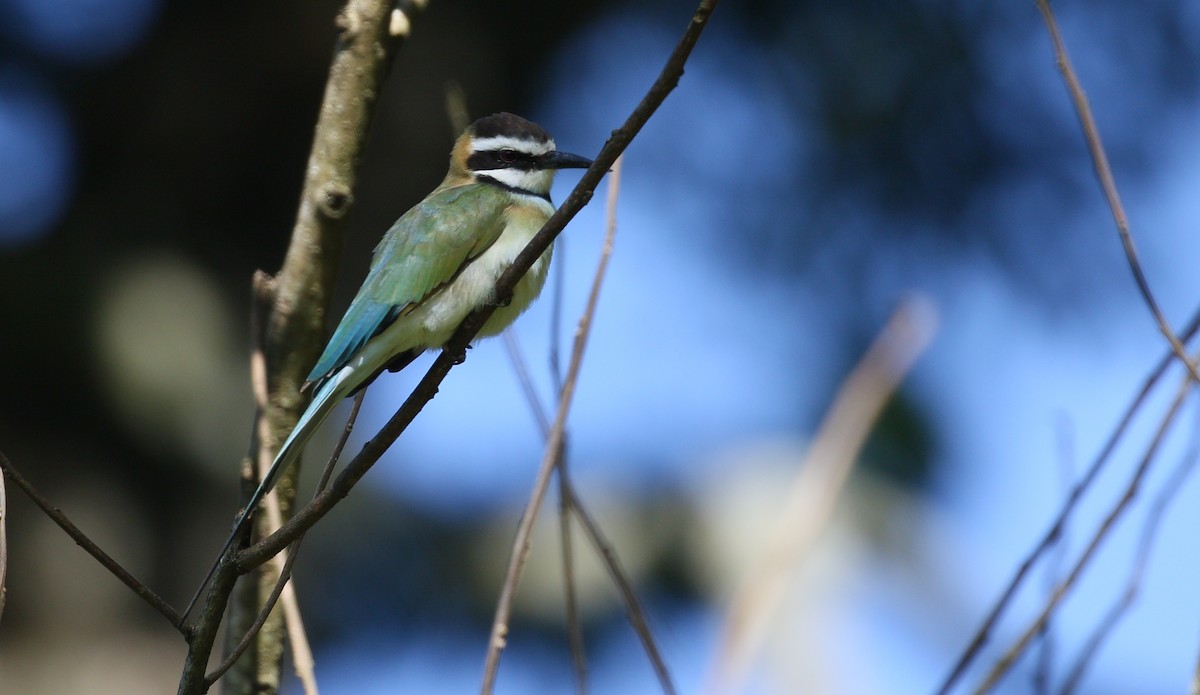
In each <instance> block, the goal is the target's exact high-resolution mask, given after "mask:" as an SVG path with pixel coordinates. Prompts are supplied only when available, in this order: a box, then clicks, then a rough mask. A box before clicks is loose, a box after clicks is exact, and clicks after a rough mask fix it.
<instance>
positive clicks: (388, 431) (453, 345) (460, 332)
mask: <svg viewBox="0 0 1200 695" xmlns="http://www.w3.org/2000/svg"><path fill="white" fill-rule="evenodd" d="M716 5H717V0H702V2H701V4H700V6H699V7H698V8H697V9H696V11H695V13H694V14H693V15H692V19H691V21H690V22H689V24H688V27H687V30H686V31H685V32H684V35H683V37H682V38H681V39H680V42H679V44H678V45H677V46H676V47H675V50H674V51H672V53H671V56H670V57H669V58H668V59H667V62H666V64H665V65H664V66H663V69H662V72H661V73H659V76H658V79H656V80H655V82H654V84H653V85H651V86H650V89H649V90H648V91H647V92H646V96H645V97H643V98H642V101H641V102H639V103H638V105H637V106H636V107H635V108H634V110H633V112H632V113H630V115H629V117H628V118H627V119H626V120H625V123H624V124H623V125H622V126H621V127H620V128H617V129H616V130H614V131H613V132H612V135H611V137H609V139H608V141H607V142H606V143H605V144H604V147H602V148H601V149H600V152H599V153H598V154H597V155H596V158H595V160H594V161H593V163H592V166H591V167H589V168H588V170H587V171H586V172H585V173H584V174H583V176H582V177H580V180H579V183H578V184H576V186H575V188H574V189H573V190H572V191H571V194H570V195H568V196H567V199H566V200H565V201H564V202H563V204H562V206H560V207H559V208H558V210H557V211H555V213H554V214H553V215H551V217H550V219H549V220H547V221H546V223H545V224H544V225H542V229H541V230H540V231H539V232H538V233H537V234H536V235H534V237H533V239H531V240H530V241H529V243H528V244H527V245H526V246H525V248H524V249H523V250H522V251H521V252H520V253H519V254H517V256H516V258H514V259H513V262H512V264H511V265H510V266H509V268H508V269H507V270H506V271H504V272H503V273H501V275H500V277H498V278H497V279H496V285H495V296H496V298H497V300H498V301H497V303H496V304H493V305H487V306H483V307H480V308H478V309H476V310H474V311H472V312H471V313H470V314H469V315H468V316H467V318H465V319H464V320H463V322H462V324H461V325H460V326H459V327H458V329H457V330H456V331H455V332H454V335H453V336H452V337H451V338H450V340H448V341H447V342H446V345H445V346H444V347H443V348H442V352H441V354H439V355H438V357H437V359H435V360H434V361H433V364H432V365H430V367H429V370H428V371H427V372H426V373H425V376H424V377H422V378H421V381H420V382H419V383H418V384H417V386H416V388H414V389H413V391H412V393H410V394H409V397H408V398H407V399H405V401H404V403H403V404H401V406H400V408H399V409H398V410H397V411H396V413H395V414H394V415H393V416H392V418H391V419H390V420H388V422H387V423H386V424H385V425H384V426H383V427H382V428H381V429H380V430H379V432H378V433H377V434H376V435H375V437H373V438H372V439H371V440H370V441H368V442H367V443H366V444H365V445H364V446H363V448H362V450H361V451H360V452H359V453H358V455H357V456H355V457H354V459H353V460H352V461H350V462H349V463H348V464H346V467H345V469H343V470H342V472H341V473H340V474H339V475H338V476H337V477H336V478H334V480H333V482H332V483H330V485H329V487H328V488H327V489H326V490H325V491H323V492H322V493H321V494H319V495H317V496H316V497H314V498H313V500H312V501H311V502H310V503H309V504H308V505H306V506H305V507H304V508H303V509H300V510H298V511H297V512H296V513H295V514H294V515H293V516H292V518H291V520H289V521H288V522H287V523H286V524H284V525H283V528H281V529H279V531H277V532H275V533H273V534H271V536H269V537H268V538H265V539H263V540H261V541H259V542H257V543H255V544H254V545H252V546H251V547H249V548H246V549H245V550H242V551H240V552H238V553H237V554H236V556H235V557H234V558H233V561H234V564H236V565H237V566H238V567H241V568H251V567H257V566H259V565H261V564H262V563H264V562H266V561H267V559H268V558H269V557H271V556H272V555H274V554H276V553H279V552H280V551H282V550H283V548H286V547H287V546H288V544H289V543H290V542H291V541H292V540H293V539H294V538H295V537H296V536H297V535H299V534H301V533H303V532H304V531H306V530H307V529H309V528H311V527H312V525H313V524H315V523H317V522H318V521H320V520H321V518H323V517H324V516H325V515H326V514H328V513H329V511H330V510H331V509H333V508H334V507H335V506H337V504H338V502H340V501H341V500H342V499H343V498H345V497H346V495H348V494H350V491H351V490H352V489H353V488H354V485H355V484H356V483H357V482H358V481H359V480H360V479H361V478H362V477H363V475H365V474H366V472H367V471H368V470H370V468H371V466H373V465H374V464H375V462H376V461H378V460H379V458H380V456H382V455H383V452H385V451H387V448H388V447H389V446H391V445H392V443H393V442H395V441H396V439H397V438H398V437H399V436H400V434H401V433H402V432H404V430H405V428H407V427H408V425H409V423H411V422H412V420H413V418H415V417H416V416H417V414H418V413H420V412H421V409H422V408H424V407H425V404H426V403H428V402H429V401H430V400H431V399H432V398H433V397H434V395H436V394H437V389H438V385H439V384H441V382H442V380H444V379H445V378H446V375H447V374H448V373H449V372H450V370H451V369H452V368H453V367H454V366H455V365H456V364H460V363H462V361H463V360H464V359H465V356H466V348H467V345H468V344H469V343H470V341H471V339H472V338H474V337H475V334H476V333H478V332H479V329H480V328H482V327H483V324H484V323H485V322H486V321H487V320H488V318H489V317H490V316H491V315H492V313H493V312H494V311H495V310H496V307H497V306H499V305H500V304H503V303H504V300H505V299H506V298H508V297H511V296H512V290H513V287H514V286H515V285H516V282H517V280H519V279H520V278H521V277H523V276H524V275H525V273H526V272H528V270H529V268H530V266H531V265H532V264H533V262H534V261H535V260H536V259H537V258H539V257H540V256H541V254H542V253H544V252H545V250H546V248H547V247H548V246H549V245H550V244H551V243H553V241H554V239H555V237H556V236H557V235H558V234H559V233H560V232H561V231H562V230H563V228H564V227H565V226H566V224H567V222H569V221H570V220H571V218H573V217H574V216H575V215H576V214H577V213H578V212H579V211H580V210H581V209H582V208H583V206H584V205H586V204H587V203H588V201H589V200H590V199H591V197H592V192H593V191H594V190H595V188H596V185H597V184H598V183H599V182H600V179H601V178H602V177H603V176H604V174H605V172H607V171H608V168H609V167H611V166H612V164H613V162H614V161H616V158H617V156H618V155H620V154H621V153H622V152H623V151H624V150H625V148H626V147H628V146H629V143H630V142H632V141H633V138H634V137H636V136H637V134H638V133H639V132H640V131H641V129H642V127H643V126H645V124H646V121H648V120H649V119H650V117H651V116H653V115H654V113H655V111H657V110H658V107H659V106H660V105H661V104H662V102H663V100H664V99H666V97H667V95H668V94H670V92H671V90H673V89H674V88H675V86H676V85H677V84H678V82H679V77H680V76H681V75H682V74H683V66H684V64H685V63H686V62H687V58H688V56H689V55H690V54H691V51H692V48H693V47H694V46H695V44H696V40H697V39H699V37H700V34H701V33H702V32H703V30H704V27H705V26H707V24H708V19H709V17H710V16H711V14H712V11H713V8H714V7H716Z"/></svg>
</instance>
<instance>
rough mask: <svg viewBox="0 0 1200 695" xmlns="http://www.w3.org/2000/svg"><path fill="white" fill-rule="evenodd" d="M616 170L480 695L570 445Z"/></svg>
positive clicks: (495, 665) (487, 687) (489, 681)
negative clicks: (588, 289)
mask: <svg viewBox="0 0 1200 695" xmlns="http://www.w3.org/2000/svg"><path fill="white" fill-rule="evenodd" d="M613 168H614V171H613V175H612V177H611V179H610V181H609V184H610V197H609V205H610V215H609V220H610V224H609V227H608V231H607V233H606V235H605V239H604V251H603V252H602V253H601V254H600V262H599V263H598V264H597V267H596V274H595V277H594V278H593V279H592V289H591V292H590V293H589V294H588V299H587V305H586V307H585V308H584V310H583V315H582V316H581V317H580V319H579V325H578V327H577V328H576V329H575V344H574V346H573V348H572V351H571V361H570V363H569V364H568V366H567V377H566V379H565V380H564V381H563V388H562V392H561V393H560V394H559V400H558V412H557V414H556V415H555V418H554V424H553V426H551V428H550V435H549V436H548V437H547V438H546V450H545V454H544V455H543V457H542V465H541V466H540V467H539V469H538V473H537V477H536V480H535V481H534V486H533V492H532V493H531V494H530V497H529V502H528V503H527V504H526V505H525V512H524V514H522V515H521V523H520V524H519V525H518V527H517V534H516V538H515V539H514V540H513V548H512V552H511V555H510V556H509V562H508V572H507V574H506V576H505V578H504V586H503V588H502V589H501V591H500V600H499V601H498V602H497V604H496V617H495V618H494V620H493V621H492V636H491V639H489V640H488V651H487V658H486V660H485V663H484V668H483V686H482V688H481V692H483V693H484V695H488V694H489V693H491V692H492V688H493V686H494V685H495V679H496V673H497V670H498V669H499V667H500V654H501V652H502V651H503V650H504V646H505V645H506V644H507V642H508V639H507V635H508V622H509V618H510V617H511V616H512V606H513V601H514V599H515V598H516V595H517V586H518V585H519V584H520V582H521V575H522V574H523V573H524V569H525V562H526V560H528V558H529V552H530V550H531V549H532V547H533V526H534V524H535V523H536V522H537V517H538V512H540V511H541V507H542V499H543V498H544V497H545V495H546V490H547V489H548V488H549V487H550V476H551V475H552V474H553V473H554V469H555V468H557V467H558V465H559V463H560V462H561V461H562V455H563V448H564V443H565V440H566V426H567V416H568V415H569V413H570V411H571V403H572V401H573V398H574V395H575V387H576V384H578V381H579V370H580V368H581V367H582V365H583V355H584V352H585V350H586V348H587V342H588V337H589V336H590V334H591V327H592V321H593V319H594V317H595V315H596V306H597V304H598V303H599V301H600V288H601V287H603V285H604V276H605V271H606V270H607V269H608V261H609V258H610V257H611V254H612V239H613V235H614V233H615V231H616V225H615V223H614V222H613V219H614V216H613V214H612V208H611V206H613V205H615V203H616V193H615V191H616V190H617V187H618V186H619V183H620V160H617V162H616V163H615V164H614V167H613ZM560 475H561V471H560ZM664 673H665V671H664ZM664 688H665V689H666V691H667V692H668V693H673V692H674V688H673V687H672V686H671V682H670V677H669V676H667V677H666V680H665V682H664Z"/></svg>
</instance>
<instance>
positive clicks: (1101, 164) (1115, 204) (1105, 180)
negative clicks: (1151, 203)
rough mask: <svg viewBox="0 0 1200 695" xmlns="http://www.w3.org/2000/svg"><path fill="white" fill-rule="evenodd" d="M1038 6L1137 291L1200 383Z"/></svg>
mask: <svg viewBox="0 0 1200 695" xmlns="http://www.w3.org/2000/svg"><path fill="white" fill-rule="evenodd" d="M1037 6H1038V10H1040V11H1041V13H1042V19H1043V20H1045V23H1046V29H1047V30H1048V31H1049V32H1050V40H1051V41H1052V42H1053V43H1054V58H1055V62H1056V63H1057V65H1058V69H1059V72H1061V73H1062V75H1063V80H1064V81H1065V82H1066V83H1067V89H1068V91H1070V93H1071V101H1072V102H1074V105H1075V111H1076V113H1078V115H1079V123H1080V126H1081V127H1082V128H1083V135H1084V138H1086V139H1087V144H1088V150H1089V151H1090V152H1091V155H1092V163H1093V164H1094V165H1095V168H1096V175H1097V176H1098V177H1099V178H1100V186H1101V188H1103V189H1104V197H1105V199H1106V200H1107V201H1108V207H1109V209H1110V210H1112V216H1113V221H1114V222H1116V224H1117V234H1118V235H1119V236H1120V237H1121V246H1122V247H1123V248H1124V249H1125V258H1126V260H1127V261H1128V262H1129V269H1130V270H1131V271H1132V272H1133V279H1134V282H1136V283H1137V287H1138V291H1139V292H1140V293H1141V295H1142V299H1143V301H1145V303H1146V307H1147V308H1149V309H1150V313H1151V314H1152V315H1153V316H1154V322H1155V323H1156V324H1158V330H1159V331H1160V332H1161V333H1162V334H1163V337H1164V338H1166V339H1167V342H1168V343H1169V344H1170V345H1171V351H1172V352H1174V353H1175V358H1176V359H1178V360H1179V361H1180V362H1182V363H1183V365H1184V366H1185V367H1186V368H1187V370H1188V374H1189V375H1191V377H1192V379H1193V380H1194V381H1196V382H1197V383H1200V372H1198V371H1197V369H1196V363H1195V362H1193V361H1192V359H1191V358H1190V357H1188V354H1187V349H1186V348H1184V346H1183V343H1182V342H1180V340H1179V337H1178V336H1176V335H1175V331H1173V330H1172V329H1171V325H1170V324H1169V323H1167V318H1166V316H1164V315H1163V312H1162V309H1160V308H1159V306H1158V301H1157V300H1156V299H1155V298H1154V293H1153V292H1151V291H1150V282H1149V281H1148V280H1147V279H1146V274H1145V273H1144V272H1143V271H1142V264H1141V261H1139V260H1138V253H1137V249H1136V248H1135V247H1134V245H1133V235H1131V234H1130V233H1129V219H1128V218H1127V217H1126V216H1125V208H1124V207H1123V206H1122V205H1121V196H1120V194H1119V193H1118V192H1117V184H1116V180H1115V179H1114V178H1113V173H1112V168H1111V167H1110V166H1109V164H1108V154H1107V153H1106V152H1105V151H1104V145H1103V143H1101V141H1100V130H1099V128H1097V127H1096V119H1095V118H1094V117H1093V116H1092V108H1091V106H1090V105H1089V104H1088V100H1087V96H1086V95H1085V94H1084V91H1083V85H1081V84H1080V82H1079V78H1078V77H1077V76H1076V74H1075V68H1073V67H1072V66H1071V59H1070V57H1069V56H1068V55H1067V48H1066V45H1065V44H1064V43H1063V39H1062V34H1061V33H1059V30H1058V20H1057V19H1055V17H1054V10H1052V9H1050V2H1049V0H1037Z"/></svg>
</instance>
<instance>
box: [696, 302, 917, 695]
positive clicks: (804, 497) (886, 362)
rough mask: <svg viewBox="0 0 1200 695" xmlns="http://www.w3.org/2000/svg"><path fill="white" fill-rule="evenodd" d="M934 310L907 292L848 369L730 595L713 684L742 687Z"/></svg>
mask: <svg viewBox="0 0 1200 695" xmlns="http://www.w3.org/2000/svg"><path fill="white" fill-rule="evenodd" d="M935 325H936V318H935V314H934V310H933V308H932V306H931V305H929V304H928V302H927V301H925V300H923V299H910V300H906V301H905V302H904V303H903V304H901V305H900V307H899V308H898V309H897V310H896V311H895V313H894V314H893V315H892V318H891V319H890V320H889V321H888V323H887V325H886V326H885V327H884V329H883V331H882V332H881V333H880V335H879V337H878V338H877V339H876V340H875V342H874V344H872V345H871V347H870V349H869V350H868V351H867V353H866V355H865V356H864V357H863V358H862V361H861V362H859V364H858V365H857V366H856V367H855V368H854V371H852V372H851V373H850V375H849V376H848V377H846V380H845V382H844V383H843V384H842V387H841V389H840V390H839V391H838V394H837V397H836V398H835V399H834V401H833V405H832V406H831V407H830V409H829V412H828V414H827V415H826V416H825V419H824V421H823V422H822V423H821V426H820V428H819V429H818V430H817V435H816V438H815V439H814V440H813V443H812V446H811V448H810V449H809V452H808V455H807V456H806V457H805V460H804V463H803V464H802V465H801V467H800V469H799V472H798V474H797V476H796V480H795V482H794V483H793V486H792V490H791V493H790V494H789V496H788V499H787V501H786V503H785V505H784V507H783V509H782V510H781V511H780V513H779V517H778V519H777V521H776V523H775V525H774V528H773V530H772V531H771V535H770V536H768V540H767V543H766V546H765V548H764V550H763V552H762V553H761V554H760V555H759V557H758V559H757V560H756V561H755V562H754V564H752V565H751V567H750V569H748V570H747V572H746V575H745V578H744V579H743V581H742V583H741V585H740V586H739V587H738V588H737V590H735V592H734V595H733V598H732V599H731V600H730V604H729V609H728V612H727V613H726V616H725V625H724V628H723V630H722V633H723V638H722V640H721V646H720V649H719V652H718V655H717V658H716V660H715V664H716V668H717V671H716V677H715V678H714V679H713V682H712V684H713V691H714V692H718V693H725V692H740V688H741V685H742V682H743V680H744V678H745V674H746V672H747V670H748V669H749V667H750V664H751V663H752V660H753V658H754V656H755V655H756V654H757V653H758V651H759V650H760V649H761V646H762V644H763V642H764V641H765V639H766V635H767V631H768V628H769V627H770V625H771V621H772V618H773V617H774V616H775V615H776V614H777V612H778V608H779V605H780V604H781V603H782V601H783V599H784V597H785V595H786V592H787V579H788V577H789V575H790V574H791V571H792V570H793V569H794V568H795V567H796V565H798V564H799V562H800V560H801V559H802V558H803V557H804V556H805V555H806V554H807V553H808V552H809V550H810V549H811V547H812V545H813V543H814V542H815V541H816V539H817V538H818V536H819V534H820V532H821V531H822V530H823V529H824V528H825V526H826V524H827V523H828V521H829V518H830V517H831V516H832V514H833V509H834V505H835V504H836V502H837V500H838V499H839V498H840V497H841V491H842V489H843V488H844V486H845V483H846V481H847V479H848V478H849V475H850V471H851V470H852V469H853V467H854V463H855V461H856V460H857V458H858V452H859V451H860V450H861V448H862V445H863V443H864V442H865V441H866V438H867V435H868V434H870V432H871V428H872V427H873V426H874V423H875V420H876V418H878V417H879V413H880V412H881V411H882V410H883V407H884V406H885V405H886V404H887V402H888V400H889V399H890V398H891V396H892V394H893V393H894V392H895V390H896V387H897V386H898V385H899V383H900V380H901V379H902V378H903V377H904V375H905V374H907V373H908V370H909V368H910V367H911V366H912V364H913V362H915V361H916V359H917V357H918V356H920V354H921V353H922V352H923V351H924V349H925V347H926V346H927V345H928V344H929V341H930V340H931V339H932V338H933V333H934V330H935Z"/></svg>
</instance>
